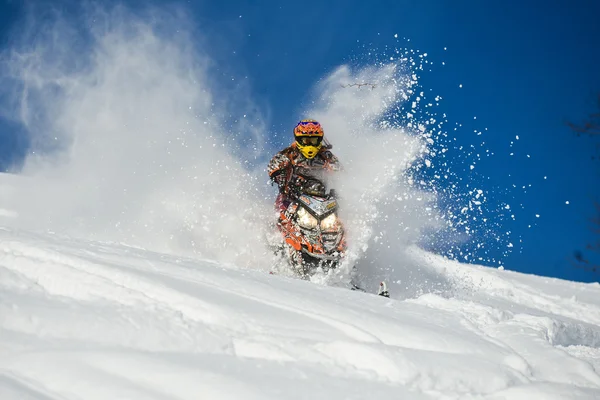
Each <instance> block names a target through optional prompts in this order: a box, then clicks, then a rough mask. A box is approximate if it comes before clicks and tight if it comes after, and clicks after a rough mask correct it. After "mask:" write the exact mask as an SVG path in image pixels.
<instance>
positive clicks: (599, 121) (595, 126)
mask: <svg viewBox="0 0 600 400" xmlns="http://www.w3.org/2000/svg"><path fill="white" fill-rule="evenodd" d="M596 106H597V108H598V112H594V113H591V114H590V115H589V116H588V118H587V119H586V120H585V121H583V123H582V124H574V123H573V122H567V126H568V127H569V128H571V130H572V131H573V132H575V133H577V134H582V133H583V134H586V135H600V94H598V99H597V104H596Z"/></svg>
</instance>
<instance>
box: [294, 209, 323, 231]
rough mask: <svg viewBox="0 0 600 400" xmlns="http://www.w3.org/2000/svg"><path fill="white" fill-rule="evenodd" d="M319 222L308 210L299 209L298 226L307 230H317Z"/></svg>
mask: <svg viewBox="0 0 600 400" xmlns="http://www.w3.org/2000/svg"><path fill="white" fill-rule="evenodd" d="M318 223H319V222H318V221H317V219H316V218H315V217H313V216H312V215H311V214H310V213H309V212H308V211H306V208H304V207H300V208H298V225H300V226H301V227H303V228H306V229H315V228H316V227H317V225H318Z"/></svg>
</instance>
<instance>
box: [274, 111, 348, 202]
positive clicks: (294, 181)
mask: <svg viewBox="0 0 600 400" xmlns="http://www.w3.org/2000/svg"><path fill="white" fill-rule="evenodd" d="M323 135H324V132H323V127H322V126H321V124H320V123H318V122H317V121H315V120H314V119H303V120H302V121H300V122H298V124H297V125H296V127H295V128H294V139H295V141H294V142H293V143H292V144H291V146H289V147H287V148H285V149H283V150H281V151H280V152H279V153H277V154H275V156H274V157H273V158H272V159H271V161H270V162H269V165H268V167H267V171H268V173H269V177H270V178H271V180H272V181H273V182H275V183H277V186H278V187H279V195H278V196H277V200H276V201H275V208H276V209H277V211H279V212H282V211H285V210H286V209H287V207H288V205H289V204H290V199H289V196H290V195H291V194H292V193H294V192H296V193H298V189H299V186H300V185H301V184H302V182H303V181H304V180H305V179H306V178H314V179H318V180H319V181H320V182H323V183H324V178H325V174H326V173H327V172H330V171H339V170H340V163H339V161H338V159H337V157H336V156H334V155H333V153H332V152H331V151H330V149H331V146H330V145H329V144H328V143H327V141H325V145H324V143H323V139H324V137H323Z"/></svg>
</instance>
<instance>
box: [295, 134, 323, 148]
mask: <svg viewBox="0 0 600 400" xmlns="http://www.w3.org/2000/svg"><path fill="white" fill-rule="evenodd" d="M322 141H323V137H322V136H316V137H315V136H312V137H311V136H296V142H298V144H300V145H301V146H318V145H320V144H321V142H322Z"/></svg>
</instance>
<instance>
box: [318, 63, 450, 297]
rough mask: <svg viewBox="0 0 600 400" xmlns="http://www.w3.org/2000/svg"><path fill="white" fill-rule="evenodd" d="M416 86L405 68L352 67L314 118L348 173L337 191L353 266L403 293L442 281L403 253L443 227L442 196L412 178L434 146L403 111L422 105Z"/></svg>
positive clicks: (336, 77) (329, 85)
mask: <svg viewBox="0 0 600 400" xmlns="http://www.w3.org/2000/svg"><path fill="white" fill-rule="evenodd" d="M416 85H417V78H416V76H414V75H413V74H411V73H410V72H409V71H407V70H404V69H403V68H402V65H401V64H382V65H379V66H377V67H369V68H365V69H361V70H359V71H352V70H351V69H350V68H349V67H348V66H344V67H340V68H339V69H337V70H336V71H335V72H333V73H332V74H331V75H330V76H328V77H327V78H326V79H324V81H323V82H322V83H321V84H320V86H319V87H318V88H317V91H318V92H319V93H318V95H317V96H316V97H317V98H321V99H322V101H321V103H320V104H317V105H315V107H314V109H313V110H310V111H309V112H307V115H310V116H312V117H314V118H316V119H318V120H319V121H320V122H321V123H322V124H323V125H324V128H325V131H326V137H327V138H329V140H330V141H331V142H332V143H333V145H334V149H333V151H334V153H335V154H336V155H338V157H339V158H340V159H341V162H342V164H343V165H344V167H345V170H344V172H343V173H341V174H340V177H339V182H337V183H336V185H337V186H338V189H339V192H340V193H341V195H342V201H341V203H342V205H341V207H342V211H341V213H342V216H343V218H344V220H345V223H346V225H347V228H348V231H349V242H350V247H351V255H350V262H349V263H348V264H349V265H350V264H352V263H354V262H357V263H358V264H357V266H358V272H359V274H360V275H361V276H362V277H363V278H364V277H368V280H365V282H364V283H365V284H367V285H374V284H377V283H378V280H380V279H382V278H385V279H387V280H392V281H394V282H402V283H403V291H404V290H406V289H407V288H406V287H405V285H407V284H409V285H410V286H411V287H412V288H413V289H415V288H416V286H419V285H420V283H423V282H428V283H427V286H428V287H430V284H431V280H432V279H433V280H436V281H439V280H440V279H441V278H437V277H435V276H434V275H435V274H432V273H431V272H427V271H421V269H420V268H419V267H418V266H416V265H414V262H413V261H411V259H410V258H409V257H408V256H406V257H405V256H404V254H405V252H403V251H401V250H403V249H404V250H406V249H408V248H409V247H410V246H411V245H414V244H417V243H418V242H419V241H420V240H421V238H422V235H423V232H424V230H426V229H430V228H433V227H438V226H439V222H438V218H439V217H438V215H437V213H436V211H435V202H436V197H435V195H434V193H433V192H431V191H429V192H425V191H423V190H420V189H419V188H418V185H416V184H415V182H414V181H413V177H412V174H411V173H409V169H410V168H411V167H412V166H414V164H415V162H418V161H422V160H423V159H424V157H423V156H424V155H426V154H428V153H430V150H429V146H430V144H431V143H432V139H431V132H430V131H429V130H428V129H426V127H425V125H422V124H420V123H419V122H418V121H417V120H416V118H415V119H410V120H408V121H407V120H406V113H405V112H404V111H402V104H403V103H406V102H407V101H409V100H411V99H414V97H415V87H416ZM348 267H349V266H348ZM342 272H344V271H342ZM345 272H347V271H345ZM430 275H431V276H430ZM415 285H416V286H415ZM415 290H416V289H415Z"/></svg>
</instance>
